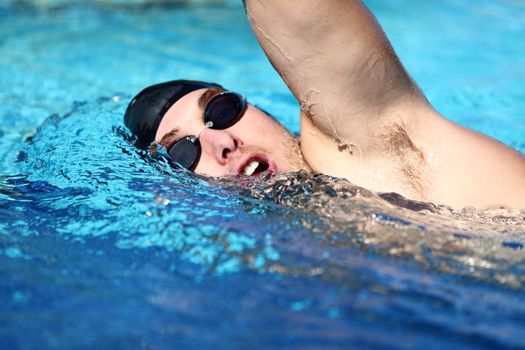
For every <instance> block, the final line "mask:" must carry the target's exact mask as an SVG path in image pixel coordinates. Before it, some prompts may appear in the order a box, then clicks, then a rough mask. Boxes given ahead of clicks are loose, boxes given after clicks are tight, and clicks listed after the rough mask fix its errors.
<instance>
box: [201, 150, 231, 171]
mask: <svg viewBox="0 0 525 350" xmlns="http://www.w3.org/2000/svg"><path fill="white" fill-rule="evenodd" d="M195 172H196V173H198V174H201V175H206V176H212V177H217V176H224V175H227V174H226V172H225V169H224V168H223V167H221V166H220V165H219V164H217V163H216V162H214V160H213V157H211V156H210V155H209V154H207V153H206V152H204V151H203V152H202V153H201V157H200V159H199V163H198V164H197V167H196V168H195Z"/></svg>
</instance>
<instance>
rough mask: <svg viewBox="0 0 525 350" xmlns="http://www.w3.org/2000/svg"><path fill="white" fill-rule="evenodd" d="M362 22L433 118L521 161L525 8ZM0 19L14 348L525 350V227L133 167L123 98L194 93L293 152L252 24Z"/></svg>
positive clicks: (110, 12)
mask: <svg viewBox="0 0 525 350" xmlns="http://www.w3.org/2000/svg"><path fill="white" fill-rule="evenodd" d="M367 4H368V5H369V6H370V7H371V9H372V10H373V11H374V13H375V14H376V15H377V17H378V19H379V20H380V22H381V23H382V24H383V26H384V28H385V31H386V32H387V34H388V35H389V37H390V38H391V40H392V42H393V44H394V47H395V48H396V50H397V51H398V53H399V56H400V57H401V60H402V61H403V62H404V64H405V66H406V67H407V69H408V71H409V72H410V73H411V74H412V75H413V77H414V79H415V80H416V81H417V82H418V83H419V84H420V85H421V87H422V89H423V90H424V91H425V92H426V94H427V96H428V98H429V100H430V101H431V102H432V103H433V104H434V106H435V107H436V108H437V109H438V110H439V111H440V112H441V113H443V114H445V115H447V116H448V117H450V118H451V119H453V120H455V121H457V122H459V123H461V124H463V125H466V126H469V127H471V128H474V129H476V130H479V131H482V132H484V133H487V134H489V135H491V136H494V137H496V138H498V139H499V140H501V141H503V142H505V143H506V144H508V145H510V146H511V147H514V148H516V149H518V150H520V151H521V152H525V138H524V135H525V87H524V85H523V81H525V49H524V47H523V37H525V4H524V3H523V2H520V1H511V0H508V1H504V0H500V1H489V0H481V1H476V2H470V1H452V0H448V1H424V2H418V3H415V2H413V1H408V0H407V1H397V2H395V3H393V2H392V3H391V2H386V1H385V2H383V1H368V2H367ZM0 18H1V20H0V297H1V299H0V300H1V301H2V303H1V306H0V348H1V349H56V348H64V349H68V348H97V349H98V348H101V349H105V348H107V349H115V348H119V349H120V348H122V349H186V348H188V349H190V348H191V349H194V348H196V349H200V348H213V349H236V348H239V349H244V348H254V349H268V348H290V349H319V348H323V349H324V348H327V349H330V348H334V349H335V348H371V349H378V348H382V349H421V348H423V347H424V348H427V349H443V348H449V349H495V348H498V349H516V348H525V338H524V337H523V334H525V253H524V246H525V217H524V216H523V214H520V213H516V212H508V211H506V212H498V211H492V212H485V213H480V212H477V211H475V210H473V209H472V208H467V209H465V210H462V211H451V210H449V209H447V208H443V207H441V208H437V209H436V208H434V209H433V208H432V207H429V208H427V207H424V206H423V209H424V210H420V209H421V208H420V207H417V205H416V204H414V203H413V204H412V205H405V207H410V208H412V209H416V210H415V211H414V210H409V209H406V208H399V207H397V206H395V205H391V204H389V203H387V202H385V201H383V200H382V199H381V198H379V197H377V196H375V195H373V194H368V193H367V192H366V191H362V190H360V189H358V188H356V187H353V186H351V185H348V184H345V183H344V182H341V181H338V180H335V179H329V178H326V177H322V176H315V177H314V176H310V175H308V174H304V173H299V174H291V175H288V176H282V177H279V178H277V179H274V180H272V181H270V182H269V183H257V182H254V183H252V182H248V181H247V182H246V183H243V184H241V185H239V184H234V183H233V182H232V181H231V180H228V179H226V180H209V179H201V178H198V177H195V176H190V175H188V174H186V173H182V172H178V171H174V170H172V169H170V168H169V167H167V166H166V165H165V164H162V163H156V162H153V161H152V160H151V159H150V158H148V157H147V156H144V155H141V154H139V153H137V152H136V151H135V150H134V149H133V147H132V146H131V145H130V144H129V142H128V141H127V137H128V136H129V135H128V133H127V132H126V130H125V129H124V128H123V125H122V115H123V113H124V110H125V108H126V105H127V103H128V102H129V100H130V98H131V96H132V95H133V94H135V93H136V92H138V91H139V90H141V89H142V88H143V87H144V86H146V85H148V84H152V83H155V82H160V81H165V80H168V79H174V78H181V77H184V78H192V79H205V80H210V81H217V82H220V83H221V84H223V85H224V86H226V87H229V88H231V89H233V90H236V91H238V92H240V93H242V94H243V95H245V96H247V98H248V99H249V100H250V102H252V103H254V104H258V105H261V106H262V107H264V108H265V109H267V110H268V111H270V112H271V113H272V114H275V115H276V116H277V117H278V119H279V120H280V121H282V122H283V123H284V124H285V125H286V126H288V127H289V128H290V129H291V130H292V131H298V120H297V119H298V118H297V106H296V104H295V102H294V99H293V97H292V96H291V95H290V94H289V92H288V91H287V89H286V87H285V86H284V84H283V83H282V82H281V81H280V79H279V77H278V75H277V74H276V73H275V72H273V70H272V68H271V66H270V65H269V63H268V62H267V61H266V58H265V57H264V55H263V54H262V52H261V50H260V49H259V47H258V45H257V43H256V42H255V39H254V37H253V35H252V34H251V32H250V30H249V27H248V24H247V22H246V19H245V17H244V12H243V9H242V7H241V5H240V4H237V3H233V4H229V5H224V6H216V7H198V6H195V7H181V8H173V7H171V8H170V7H161V8H159V7H148V8H144V9H139V10H133V9H130V8H127V7H126V8H120V9H119V8H115V7H111V8H107V7H104V6H95V5H91V6H70V7H68V6H65V7H59V8H56V9H53V10H48V11H43V10H37V9H35V8H32V7H28V6H20V5H14V4H9V3H8V4H7V5H1V6H0ZM389 200H390V202H396V201H394V200H393V199H392V198H390V199H389ZM396 203H397V204H399V202H398V201H397V202H396Z"/></svg>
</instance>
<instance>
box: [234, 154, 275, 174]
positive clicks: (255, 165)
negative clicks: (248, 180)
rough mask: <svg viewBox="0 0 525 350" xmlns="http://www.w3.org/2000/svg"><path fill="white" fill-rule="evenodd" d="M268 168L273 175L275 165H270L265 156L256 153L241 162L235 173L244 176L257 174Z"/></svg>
mask: <svg viewBox="0 0 525 350" xmlns="http://www.w3.org/2000/svg"><path fill="white" fill-rule="evenodd" d="M268 170H270V171H271V172H272V175H273V174H274V173H275V170H276V168H275V165H272V162H271V161H270V160H268V159H266V157H262V156H260V155H257V156H251V157H249V158H248V159H246V160H245V161H244V162H242V165H241V166H240V168H239V170H238V171H237V173H238V174H242V175H246V176H257V175H260V174H262V173H265V172H268Z"/></svg>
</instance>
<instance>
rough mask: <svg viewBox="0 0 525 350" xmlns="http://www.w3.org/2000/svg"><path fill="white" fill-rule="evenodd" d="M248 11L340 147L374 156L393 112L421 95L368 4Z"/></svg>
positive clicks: (257, 0)
mask: <svg viewBox="0 0 525 350" xmlns="http://www.w3.org/2000/svg"><path fill="white" fill-rule="evenodd" d="M246 8H247V13H248V18H249V20H250V23H251V25H252V28H253V31H254V33H255V35H256V37H257V39H258V40H259V42H260V44H261V46H262V47H263V49H264V51H265V52H266V54H267V56H268V58H269V59H270V61H271V63H272V64H273V66H274V67H275V69H276V70H277V71H278V72H279V74H280V75H281V77H282V78H283V79H284V81H285V82H286V84H287V85H288V87H289V88H290V90H291V91H292V93H293V94H294V95H295V97H296V98H297V100H298V102H299V103H300V104H301V108H302V110H303V113H304V114H305V115H306V116H307V117H309V118H310V119H311V120H312V122H313V124H314V125H315V127H316V128H318V129H319V130H321V131H322V132H324V133H326V134H327V135H330V136H332V137H333V138H335V139H336V141H337V142H339V143H352V144H358V145H359V147H360V148H367V147H368V143H369V142H370V135H371V134H373V131H372V130H374V127H376V126H378V125H382V124H384V123H385V122H386V121H385V119H388V118H389V113H388V111H389V110H391V109H393V108H395V107H396V105H397V104H399V103H400V101H404V100H406V99H410V98H411V97H413V96H416V95H419V90H418V89H417V87H416V86H415V84H414V83H413V81H412V80H411V78H410V77H409V76H408V74H407V73H406V72H405V70H404V68H403V66H402V65H401V63H400V62H399V60H398V58H397V56H396V54H395V53H394V51H393V49H392V47H391V45H390V43H389V41H388V39H387V38H386V36H385V34H384V32H383V31H382V29H381V27H380V26H379V24H378V23H377V21H376V20H375V18H374V16H373V15H372V14H371V13H370V11H369V10H368V9H367V8H366V6H365V5H364V4H363V3H362V2H361V1H358V0H294V1H282V0H248V1H247V2H246ZM390 115H391V113H390Z"/></svg>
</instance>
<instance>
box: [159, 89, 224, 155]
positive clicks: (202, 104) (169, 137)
mask: <svg viewBox="0 0 525 350" xmlns="http://www.w3.org/2000/svg"><path fill="white" fill-rule="evenodd" d="M224 91H226V90H225V89H223V88H218V87H217V88H209V89H208V90H206V91H205V92H204V93H203V94H202V95H201V96H200V97H199V100H198V105H199V109H200V110H201V112H203V113H204V109H205V108H206V105H207V104H208V102H210V100H211V99H212V98H214V97H215V96H217V95H219V94H220V93H223V92H224ZM179 132H180V128H173V129H171V131H169V132H168V133H166V134H165V135H164V136H162V139H161V140H160V142H159V143H158V144H160V145H161V146H164V148H166V149H168V148H169V147H170V146H171V145H172V144H173V143H175V142H176V141H178V137H177V135H178V134H179Z"/></svg>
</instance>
